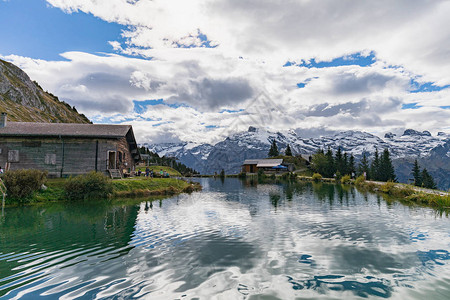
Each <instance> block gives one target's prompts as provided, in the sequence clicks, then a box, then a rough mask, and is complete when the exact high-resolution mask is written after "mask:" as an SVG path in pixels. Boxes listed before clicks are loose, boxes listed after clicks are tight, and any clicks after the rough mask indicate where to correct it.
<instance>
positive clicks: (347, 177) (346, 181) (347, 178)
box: [341, 175, 352, 184]
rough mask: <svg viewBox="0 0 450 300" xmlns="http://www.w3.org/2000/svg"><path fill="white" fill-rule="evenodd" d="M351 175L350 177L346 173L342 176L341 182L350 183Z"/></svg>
mask: <svg viewBox="0 0 450 300" xmlns="http://www.w3.org/2000/svg"><path fill="white" fill-rule="evenodd" d="M351 179H352V178H351V177H350V175H345V176H343V177H342V178H341V182H342V183H344V184H347V183H350V182H351Z"/></svg>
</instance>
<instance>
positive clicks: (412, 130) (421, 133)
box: [402, 129, 431, 136]
mask: <svg viewBox="0 0 450 300" xmlns="http://www.w3.org/2000/svg"><path fill="white" fill-rule="evenodd" d="M408 135H409V136H411V135H416V136H431V133H430V132H429V131H427V130H425V131H422V132H420V131H417V130H414V129H406V130H405V132H404V133H403V135H402V136H408Z"/></svg>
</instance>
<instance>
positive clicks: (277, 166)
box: [242, 159, 290, 173]
mask: <svg viewBox="0 0 450 300" xmlns="http://www.w3.org/2000/svg"><path fill="white" fill-rule="evenodd" d="M259 170H263V171H264V172H278V171H290V170H289V166H287V165H285V164H283V159H246V160H245V161H244V163H243V164H242V172H243V173H258V171H259Z"/></svg>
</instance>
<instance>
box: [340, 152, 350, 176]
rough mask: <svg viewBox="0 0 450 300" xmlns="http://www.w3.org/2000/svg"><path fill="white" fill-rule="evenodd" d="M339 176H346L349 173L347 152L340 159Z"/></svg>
mask: <svg viewBox="0 0 450 300" xmlns="http://www.w3.org/2000/svg"><path fill="white" fill-rule="evenodd" d="M341 174H343V175H347V174H350V172H349V164H348V154H347V152H344V157H343V159H342V170H341Z"/></svg>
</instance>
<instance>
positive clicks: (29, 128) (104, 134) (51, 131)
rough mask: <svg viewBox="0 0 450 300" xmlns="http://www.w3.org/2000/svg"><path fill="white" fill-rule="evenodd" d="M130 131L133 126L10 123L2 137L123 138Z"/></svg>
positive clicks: (1, 134)
mask: <svg viewBox="0 0 450 300" xmlns="http://www.w3.org/2000/svg"><path fill="white" fill-rule="evenodd" d="M130 129H131V125H105V124H74V123H34V122H8V123H7V125H6V127H3V128H0V136H29V137H32V136H47V137H49V136H52V137H53V136H54V137H60V136H62V137H90V138H121V137H125V136H126V135H127V133H128V132H129V131H130Z"/></svg>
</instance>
